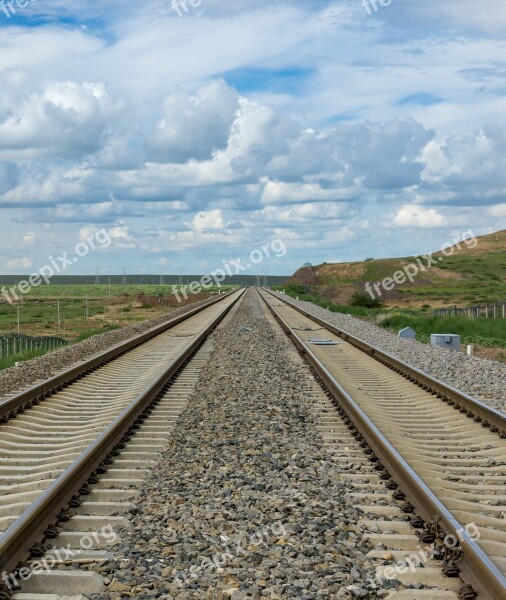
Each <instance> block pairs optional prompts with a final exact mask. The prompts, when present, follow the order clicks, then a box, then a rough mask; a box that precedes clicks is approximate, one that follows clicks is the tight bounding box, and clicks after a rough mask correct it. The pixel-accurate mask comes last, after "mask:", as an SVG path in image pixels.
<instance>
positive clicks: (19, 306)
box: [18, 302, 21, 335]
mask: <svg viewBox="0 0 506 600" xmlns="http://www.w3.org/2000/svg"><path fill="white" fill-rule="evenodd" d="M20 310H21V302H18V335H19V329H20V327H19V323H20V318H19V313H20Z"/></svg>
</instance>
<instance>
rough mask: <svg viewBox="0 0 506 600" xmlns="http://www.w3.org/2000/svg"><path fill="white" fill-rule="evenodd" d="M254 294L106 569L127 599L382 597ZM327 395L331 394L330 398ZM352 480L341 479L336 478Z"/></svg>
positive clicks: (282, 348)
mask: <svg viewBox="0 0 506 600" xmlns="http://www.w3.org/2000/svg"><path fill="white" fill-rule="evenodd" d="M261 311H262V309H261V306H260V301H259V299H258V297H257V296H256V294H255V293H254V291H253V290H250V291H248V292H247V294H246V296H245V298H244V301H243V302H242V303H241V305H240V306H239V308H238V309H237V311H236V312H235V314H233V315H231V317H230V320H229V321H228V323H226V325H224V326H223V327H221V328H220V329H219V330H217V331H216V332H215V333H214V334H213V339H214V342H213V345H214V351H213V354H212V356H211V359H210V361H209V363H208V364H207V366H206V367H205V368H204V369H203V371H202V372H201V375H200V379H199V383H198V384H197V386H196V388H195V391H194V393H193V394H192V396H191V398H190V402H189V405H188V408H187V409H186V411H185V412H184V413H183V415H182V416H181V417H180V419H179V421H178V423H177V426H176V428H175V430H174V436H173V438H172V441H171V444H170V446H169V447H168V448H167V450H166V451H165V452H164V454H163V456H162V458H161V461H160V462H159V464H158V465H157V466H156V467H155V468H154V470H153V472H152V474H151V475H150V477H149V479H148V480H147V482H146V484H145V485H144V486H143V489H142V490H141V495H140V498H138V499H137V500H136V507H135V508H134V509H132V510H131V514H130V517H129V518H130V521H131V527H129V528H128V529H126V530H122V531H121V532H120V535H121V540H122V541H121V545H120V546H118V547H117V548H115V558H114V560H109V561H107V562H105V563H104V564H103V565H102V566H101V567H100V568H99V569H98V570H99V572H101V573H102V574H103V575H105V576H106V577H107V578H108V580H109V586H108V591H107V592H105V593H102V594H100V596H95V597H92V600H98V599H99V598H100V599H104V598H107V599H109V600H119V599H120V598H122V597H126V596H129V597H134V598H138V599H146V598H160V599H164V600H171V599H178V600H190V599H201V598H202V599H204V598H205V599H216V600H221V599H225V598H231V599H232V600H241V599H244V598H273V599H282V598H301V599H305V600H310V599H318V598H322V599H331V598H381V597H384V596H386V595H387V594H388V591H386V590H381V591H374V589H373V587H369V586H368V583H367V580H368V579H369V578H370V577H372V576H373V573H374V565H373V563H371V562H370V559H369V558H367V557H366V554H367V552H368V551H369V550H370V548H369V547H367V546H365V545H364V544H363V543H362V542H361V538H362V535H363V533H364V530H363V529H362V527H361V526H360V525H359V520H360V518H361V517H362V516H363V514H362V513H361V511H360V509H359V508H357V507H354V506H353V505H350V503H349V501H347V500H346V498H345V496H346V495H347V492H350V491H352V488H351V483H350V482H349V480H346V479H345V480H344V481H339V475H340V474H341V473H342V472H343V470H342V469H343V466H342V463H341V464H339V462H338V459H334V458H333V457H332V456H330V455H329V453H328V451H327V450H326V449H325V447H324V444H323V441H322V439H321V437H320V435H319V433H318V430H317V429H316V424H315V421H314V417H313V416H312V412H311V406H310V401H309V400H308V399H307V397H305V395H304V392H303V389H302V386H301V380H303V379H304V377H307V376H308V375H307V367H306V366H305V365H304V364H303V363H301V362H296V360H295V359H294V355H293V354H292V355H291V354H290V352H292V353H293V350H292V347H291V345H290V342H289V341H288V340H287V338H286V337H285V335H284V334H283V333H282V332H281V331H279V330H277V329H274V327H273V326H272V325H271V324H270V323H269V321H268V320H267V319H266V318H265V316H264V314H263V313H262V312H261ZM322 394H323V392H322ZM342 479H344V478H342Z"/></svg>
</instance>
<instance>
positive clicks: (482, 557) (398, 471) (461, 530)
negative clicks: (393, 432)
mask: <svg viewBox="0 0 506 600" xmlns="http://www.w3.org/2000/svg"><path fill="white" fill-rule="evenodd" d="M264 291H268V290H264ZM269 293H270V292H269ZM271 296H273V297H274V298H276V299H278V300H280V298H279V297H278V296H275V295H274V294H272V293H271ZM260 297H261V298H262V300H263V301H264V303H265V304H266V306H267V307H268V309H269V310H270V311H271V313H272V315H273V316H274V318H275V319H276V320H277V322H278V323H279V324H280V325H281V327H282V329H283V330H284V331H285V332H286V334H287V336H288V337H289V338H290V339H291V340H292V342H293V343H294V344H295V346H296V347H297V348H298V349H299V350H300V352H301V353H302V354H303V356H304V357H305V359H306V360H307V362H308V363H309V364H310V365H311V366H312V368H313V369H314V371H315V372H316V373H317V375H318V376H319V377H320V378H321V379H322V380H323V381H324V383H325V385H326V386H327V388H328V389H329V391H330V392H331V393H332V394H333V395H334V397H335V398H336V399H337V401H338V403H339V404H340V405H341V406H342V408H343V409H344V411H345V412H346V414H347V415H348V417H349V418H350V420H351V421H352V422H353V424H354V425H355V427H356V428H357V429H358V431H359V432H360V434H361V435H362V436H363V437H364V439H365V440H366V442H367V443H368V444H369V446H370V447H371V448H372V450H373V451H374V453H375V454H376V456H377V457H378V459H379V460H380V462H381V463H382V464H383V465H384V466H385V467H386V469H387V470H388V472H389V474H390V476H391V478H392V479H393V480H394V481H395V482H396V483H397V485H398V486H399V488H400V489H402V491H403V492H404V493H405V495H406V498H407V499H408V500H409V501H410V502H411V504H412V505H413V506H414V507H415V509H416V510H417V512H418V514H419V515H420V516H421V517H422V518H423V519H424V520H425V521H426V522H429V521H430V520H431V519H432V518H433V517H434V516H435V515H437V516H439V517H440V523H441V525H442V528H443V530H444V531H445V532H447V533H450V534H452V535H454V536H456V539H458V540H459V541H460V545H461V548H462V550H463V558H462V562H461V563H459V568H460V570H461V571H462V573H463V575H464V577H465V578H467V579H468V580H469V583H472V584H473V586H474V587H475V589H476V591H478V592H479V594H480V598H482V599H483V600H506V577H505V576H504V574H503V573H502V572H501V571H500V570H499V569H498V568H497V566H496V565H495V564H494V563H493V562H492V560H491V559H490V558H489V557H488V556H487V554H486V553H485V552H484V551H483V550H482V549H481V548H480V546H479V545H478V544H477V543H476V541H475V540H473V539H472V538H471V537H470V536H469V534H468V533H467V531H466V529H465V527H463V525H462V524H461V523H460V522H459V521H458V520H457V519H456V518H455V517H454V516H453V515H452V514H451V512H450V511H449V510H448V509H447V508H446V506H445V505H444V504H443V503H442V502H441V500H439V498H438V497H437V496H436V495H435V494H434V492H433V491H432V490H431V489H430V488H429V487H428V486H427V485H426V484H425V482H424V481H423V480H422V479H421V478H420V477H419V476H418V475H417V473H416V472H415V471H414V470H413V469H412V468H411V467H410V465H409V464H408V463H407V462H406V460H405V459H404V458H403V457H402V456H401V455H400V454H399V452H397V450H396V449H395V448H394V446H393V445H392V444H391V443H390V442H389V441H388V439H387V438H386V437H385V436H384V435H383V434H382V433H381V431H380V430H379V429H378V428H377V427H376V425H375V424H374V423H373V422H372V420H371V419H370V418H369V417H368V416H367V414H366V413H365V412H364V411H363V410H362V409H361V408H360V407H359V406H358V404H357V403H356V402H355V401H354V400H353V398H352V397H351V396H350V395H349V394H348V393H347V392H346V390H345V389H344V388H343V387H342V386H341V385H340V384H339V382H338V381H337V380H336V379H335V377H334V376H333V375H332V374H331V373H330V372H329V371H328V370H327V368H326V367H325V366H324V365H323V364H322V362H321V361H320V360H319V359H318V358H317V357H316V356H315V354H314V353H313V352H312V350H311V348H310V346H308V345H307V344H306V343H305V342H304V341H303V340H301V339H300V338H299V337H298V336H297V335H296V334H295V333H294V332H293V331H292V328H291V327H290V326H289V325H288V324H287V323H286V321H285V320H284V319H283V318H282V317H281V316H280V315H279V314H278V313H277V312H276V310H275V308H274V307H273V306H272V305H270V304H269V303H268V302H267V300H266V299H265V298H264V297H263V296H262V294H260ZM287 304H289V305H290V306H291V304H290V303H287ZM293 308H296V307H293ZM322 322H323V323H324V321H322ZM333 333H334V332H333Z"/></svg>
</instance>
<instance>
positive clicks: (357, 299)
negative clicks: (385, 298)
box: [350, 292, 381, 308]
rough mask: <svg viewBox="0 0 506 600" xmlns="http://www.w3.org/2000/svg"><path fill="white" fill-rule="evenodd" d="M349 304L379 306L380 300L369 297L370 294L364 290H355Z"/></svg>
mask: <svg viewBox="0 0 506 600" xmlns="http://www.w3.org/2000/svg"><path fill="white" fill-rule="evenodd" d="M350 306H363V307H364V308H381V300H380V299H379V298H371V296H370V295H369V294H367V293H366V292H355V293H354V294H353V296H352V297H351V300H350Z"/></svg>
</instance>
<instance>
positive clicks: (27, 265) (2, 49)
mask: <svg viewBox="0 0 506 600" xmlns="http://www.w3.org/2000/svg"><path fill="white" fill-rule="evenodd" d="M266 4H267V3H265V2H264V1H263V0H262V1H260V0H229V1H227V2H225V1H224V0H202V1H201V3H200V6H198V7H197V8H196V9H193V8H191V7H190V5H189V4H188V9H189V10H188V12H187V13H186V12H185V11H184V9H183V8H182V7H181V5H180V6H179V12H180V13H181V14H182V16H178V10H175V9H174V8H173V6H172V1H171V0H145V1H144V2H141V3H132V2H126V1H122V0H107V1H105V0H104V1H103V2H101V3H99V4H92V3H90V2H89V1H87V0H86V1H85V0H31V1H30V2H29V4H28V6H27V7H26V8H16V3H15V1H14V3H13V6H14V8H15V9H16V14H14V15H11V16H9V17H7V16H6V15H5V14H4V13H3V12H2V11H1V7H0V218H1V236H0V272H1V273H27V272H30V271H32V270H36V269H38V268H40V267H41V266H43V265H45V264H47V259H48V256H51V255H52V256H54V255H55V254H61V253H62V252H65V251H71V250H72V249H73V248H74V247H75V245H76V244H77V243H78V242H79V241H80V240H82V239H85V238H86V236H87V235H90V232H93V231H95V230H97V229H100V228H106V229H107V230H108V231H109V233H110V235H111V237H112V239H113V244H112V245H111V246H110V247H108V248H106V249H101V250H97V251H96V252H95V253H93V254H92V255H90V256H88V257H86V258H83V259H81V260H80V261H78V263H76V265H74V266H73V267H72V269H73V271H72V272H73V273H81V274H89V273H92V272H93V271H94V267H96V265H101V266H100V268H101V270H102V272H103V273H106V272H110V273H119V272H121V271H122V267H123V266H124V265H129V269H130V272H154V273H157V272H160V270H163V271H165V272H166V273H177V272H179V271H181V270H182V271H190V272H199V271H200V272H204V271H210V270H212V269H215V268H218V267H219V266H220V265H221V264H222V261H224V260H229V259H235V258H237V257H241V256H247V255H248V254H249V252H251V250H253V249H255V248H258V247H261V246H262V245H263V244H265V243H268V242H269V241H270V240H272V239H275V238H282V239H283V240H284V241H285V244H286V247H287V254H286V255H285V256H284V257H280V258H279V259H273V260H270V261H266V263H265V264H263V265H262V267H261V269H262V271H263V270H264V269H265V270H267V271H268V272H270V273H272V274H274V273H279V274H289V273H291V272H293V271H294V270H295V269H296V268H298V267H299V266H300V265H302V264H303V263H305V262H308V261H309V262H313V263H320V262H323V261H328V262H330V261H340V260H361V259H363V258H365V257H369V256H374V257H382V256H398V255H410V254H414V253H418V252H426V251H429V250H432V249H437V248H439V247H440V246H441V245H442V244H443V243H445V242H447V241H451V240H452V239H453V237H455V236H456V235H458V234H459V233H461V232H463V231H466V230H467V229H469V228H472V230H473V232H474V233H475V234H484V233H489V232H492V231H495V230H497V229H501V228H504V227H505V226H506V196H505V193H506V164H505V163H506V122H505V121H506V43H505V41H504V40H505V33H506V6H502V5H501V3H498V2H496V0H481V1H480V2H479V3H476V2H474V1H471V0H458V1H456V0H446V1H445V2H444V3H441V2H440V1H436V0H410V2H406V1H405V0H392V3H391V5H390V6H388V7H382V6H381V5H380V4H379V3H378V4H377V6H378V10H377V11H374V9H372V8H371V5H369V9H370V10H369V12H370V13H371V14H368V11H367V10H366V8H364V6H363V5H362V0H341V1H335V2H330V1H323V0H320V1H313V2H311V3H308V2H303V1H299V0H292V1H291V2H288V1H286V2H285V1H283V0H277V1H275V2H270V3H269V4H268V6H266ZM4 6H5V4H4ZM7 10H8V9H7Z"/></svg>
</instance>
